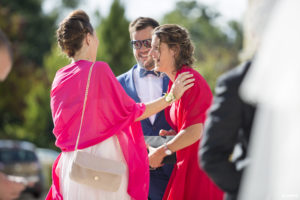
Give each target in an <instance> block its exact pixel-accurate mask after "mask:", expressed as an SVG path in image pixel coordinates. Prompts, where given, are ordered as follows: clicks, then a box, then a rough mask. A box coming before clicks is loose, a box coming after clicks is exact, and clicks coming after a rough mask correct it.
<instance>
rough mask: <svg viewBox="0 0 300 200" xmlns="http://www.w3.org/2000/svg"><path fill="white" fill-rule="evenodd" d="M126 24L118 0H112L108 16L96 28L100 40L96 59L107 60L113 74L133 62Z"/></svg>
mask: <svg viewBox="0 0 300 200" xmlns="http://www.w3.org/2000/svg"><path fill="white" fill-rule="evenodd" d="M128 26H129V22H128V20H127V19H126V18H125V16H124V7H123V6H122V5H121V3H120V1H119V0H114V2H113V3H112V6H111V8H110V13H109V15H108V17H107V18H104V19H103V20H102V22H101V25H100V26H99V27H98V29H97V32H98V34H99V41H100V42H99V50H98V54H99V55H98V57H97V60H103V61H105V62H107V63H108V64H109V66H110V67H111V69H112V70H113V71H114V73H115V75H119V74H121V73H123V72H125V71H127V70H128V69H129V68H131V67H132V65H133V64H134V59H133V55H132V49H131V47H130V45H129V33H128Z"/></svg>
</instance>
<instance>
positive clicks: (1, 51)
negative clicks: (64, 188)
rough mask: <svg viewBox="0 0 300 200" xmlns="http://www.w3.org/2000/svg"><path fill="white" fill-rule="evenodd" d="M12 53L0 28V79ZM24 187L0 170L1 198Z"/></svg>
mask: <svg viewBox="0 0 300 200" xmlns="http://www.w3.org/2000/svg"><path fill="white" fill-rule="evenodd" d="M12 55H13V54H12V50H11V46H10V43H9V41H8V39H7V37H6V36H5V34H4V33H3V32H2V31H1V30H0V61H1V64H0V81H4V80H5V78H6V77H7V75H8V74H9V72H10V70H11V67H12V63H13V56H12ZM25 188H26V187H25V185H24V184H23V183H17V182H15V181H11V180H9V179H8V177H7V176H6V175H5V174H4V173H2V172H0V199H1V200H13V199H17V198H18V197H19V196H20V194H21V192H22V191H23V190H24V189H25Z"/></svg>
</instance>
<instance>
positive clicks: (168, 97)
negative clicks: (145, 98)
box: [164, 92, 176, 103]
mask: <svg viewBox="0 0 300 200" xmlns="http://www.w3.org/2000/svg"><path fill="white" fill-rule="evenodd" d="M164 98H165V101H166V102H168V103H173V102H174V101H175V100H176V98H175V96H174V94H173V93H171V92H170V93H165V95H164Z"/></svg>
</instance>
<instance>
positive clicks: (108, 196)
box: [56, 136, 131, 200]
mask: <svg viewBox="0 0 300 200" xmlns="http://www.w3.org/2000/svg"><path fill="white" fill-rule="evenodd" d="M83 151H85V152H89V153H91V154H93V155H96V156H101V157H103V158H109V159H113V160H116V161H122V162H123V163H125V164H126V162H125V159H124V157H123V154H122V152H121V148H120V144H119V141H118V138H117V137H116V136H112V137H110V138H108V139H107V140H105V141H103V142H101V143H99V144H97V145H94V146H92V147H88V148H86V149H83ZM73 156H74V152H63V153H62V155H61V157H60V160H59V162H58V165H57V168H56V169H57V171H56V173H57V174H58V176H59V184H60V192H61V194H62V195H63V198H64V200H85V199H88V200H120V199H122V200H130V199H131V198H130V196H129V195H128V193H127V186H128V169H127V170H126V171H127V173H125V174H124V175H123V176H122V182H121V186H120V188H119V190H118V191H117V192H107V191H104V190H101V189H94V188H91V187H88V186H86V185H82V184H80V183H77V182H74V181H72V180H71V179H70V178H69V172H70V169H71V164H72V159H73ZM126 166H127V165H126Z"/></svg>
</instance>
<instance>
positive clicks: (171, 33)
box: [153, 24, 195, 70]
mask: <svg viewBox="0 0 300 200" xmlns="http://www.w3.org/2000/svg"><path fill="white" fill-rule="evenodd" d="M153 35H156V36H157V37H158V38H159V39H160V42H164V43H166V44H167V45H168V47H169V48H170V49H173V50H175V52H176V56H175V64H176V69H177V70H179V69H181V68H182V66H183V65H187V66H190V67H192V65H193V63H194V60H195V59H194V45H193V44H192V41H191V39H190V36H189V33H188V31H187V30H186V29H185V28H183V27H181V26H179V25H176V24H165V25H161V26H158V27H156V28H155V29H154V30H153Z"/></svg>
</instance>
